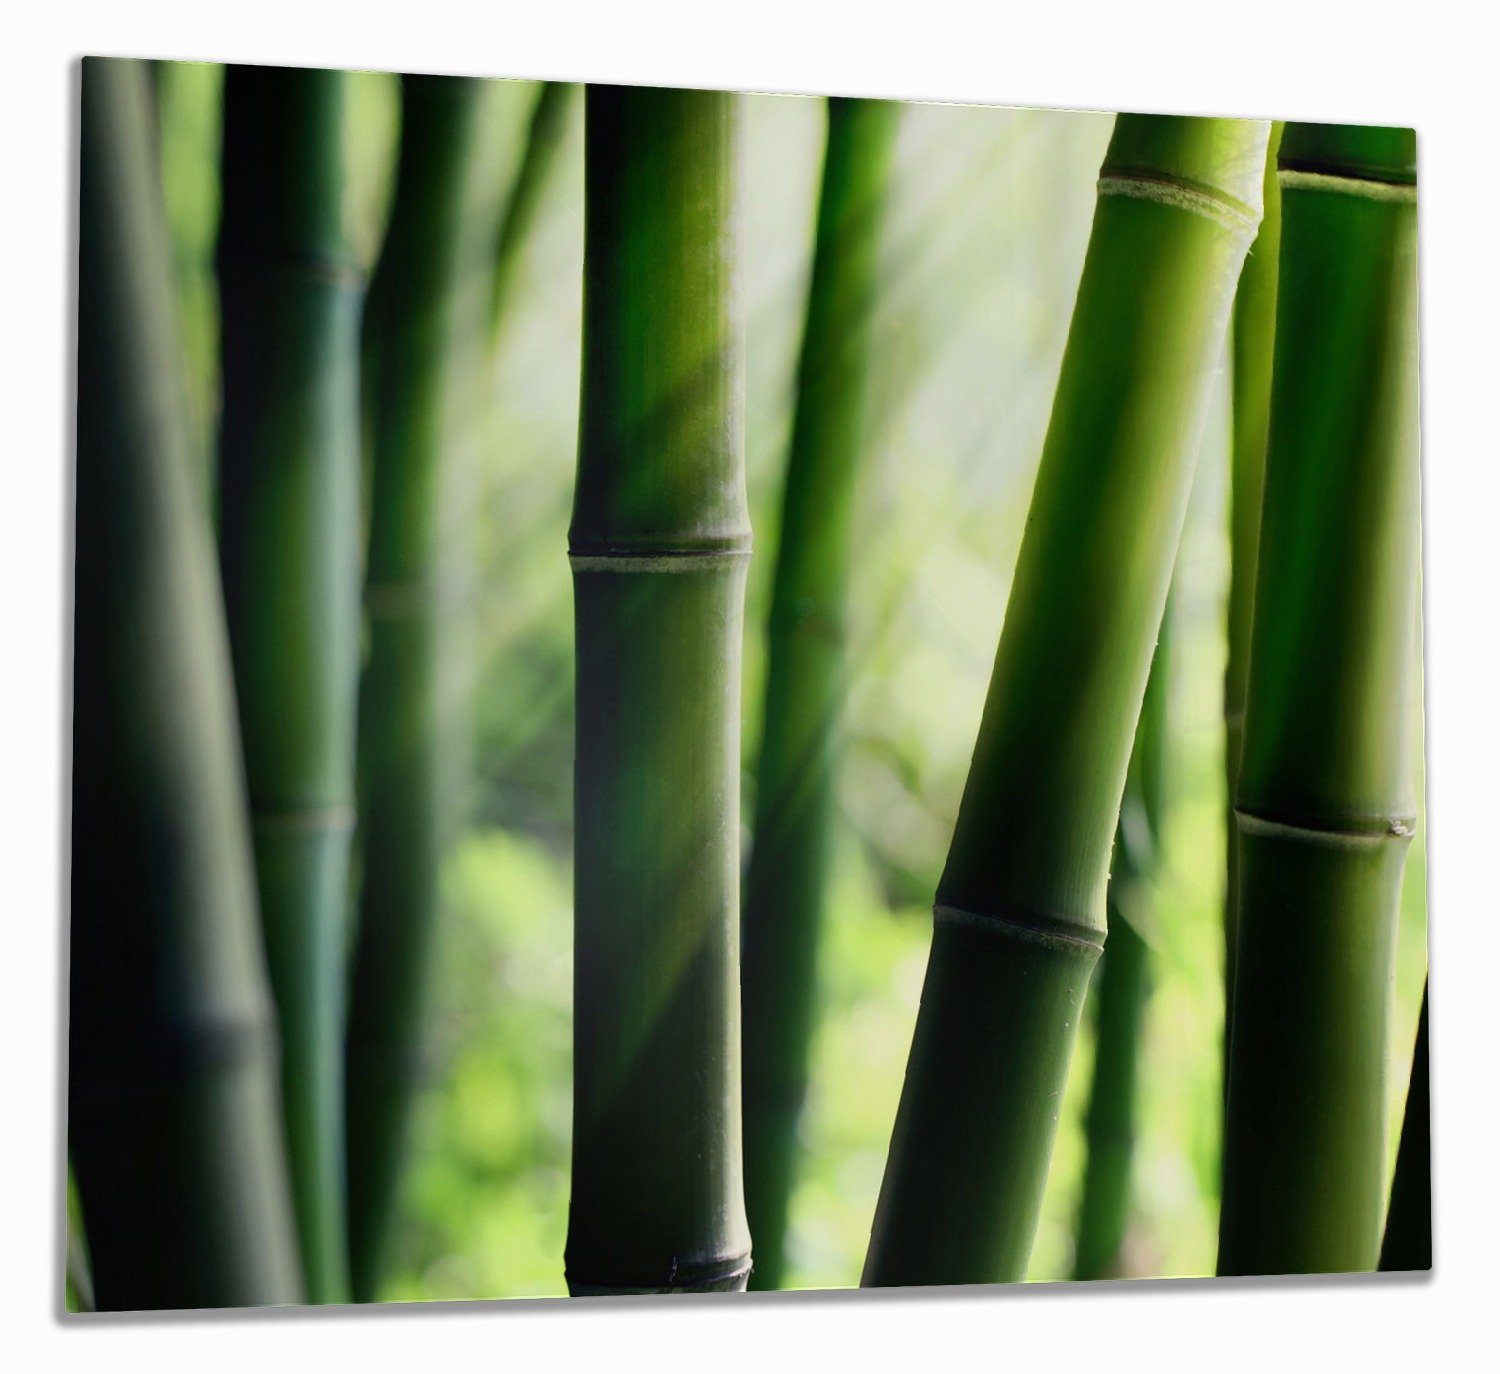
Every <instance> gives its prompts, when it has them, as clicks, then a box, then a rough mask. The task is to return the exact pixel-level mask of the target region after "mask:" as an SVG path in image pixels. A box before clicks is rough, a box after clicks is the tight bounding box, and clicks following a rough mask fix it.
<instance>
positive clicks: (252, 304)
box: [218, 66, 362, 1302]
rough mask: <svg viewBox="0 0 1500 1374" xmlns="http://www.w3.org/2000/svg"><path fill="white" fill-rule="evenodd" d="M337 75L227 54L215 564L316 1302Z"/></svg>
mask: <svg viewBox="0 0 1500 1374" xmlns="http://www.w3.org/2000/svg"><path fill="white" fill-rule="evenodd" d="M343 104H344V78H343V74H342V73H340V72H336V71H315V70H298V69H291V68H278V67H245V66H231V67H229V68H228V69H227V71H226V73H225V80H224V176H223V185H224V216H223V222H222V226H221V229H220V234H219V255H218V260H219V292H220V299H221V301H222V317H223V322H224V344H223V360H224V417H223V423H222V426H221V429H220V436H219V498H220V513H219V530H220V562H221V565H222V568H223V575H224V598H225V608H226V611H227V614H228V623H229V643H230V649H231V652H232V654H233V660H234V669H235V686H236V688H237V695H238V701H239V710H240V723H241V729H242V731H243V737H244V748H245V771H246V777H247V782H248V787H249V800H250V820H251V826H252V834H253V836H254V845H255V861H256V872H257V877H258V879H259V887H260V908H261V923H262V926H263V929H264V931H265V942H266V954H267V958H268V962H269V966H270V972H271V988H272V992H273V993H274V994H275V999H276V1008H277V1019H278V1024H279V1028H280V1033H281V1055H282V1062H281V1097H282V1103H283V1105H284V1110H285V1115H286V1133H287V1154H288V1159H289V1161H290V1164H291V1173H292V1192H293V1197H294V1200H295V1203H296V1210H297V1229H298V1234H299V1237H300V1241H301V1249H302V1269H303V1275H304V1279H305V1281H306V1284H307V1297H308V1300H309V1301H310V1302H343V1301H346V1300H347V1298H348V1287H349V1283H348V1261H347V1240H346V1234H345V1205H344V1110H343V1101H344V1052H343V1051H344V989H345V981H346V972H345V967H344V955H345V948H346V945H347V938H348V937H347V927H348V918H347V902H348V887H349V845H350V839H351V836H352V834H353V828H354V711H355V691H356V674H357V665H358V645H359V525H360V509H359V506H360V476H359V463H360V459H359V384H358V354H359V309H360V297H361V293H362V282H361V280H360V274H359V271H358V269H357V267H356V266H355V265H354V263H353V261H352V259H351V257H350V254H349V250H348V246H347V244H346V241H345V236H344V228H343V219H342V215H341V212H340V192H341V189H342V185H343V153H342V146H341V140H342V137H343V129H344V118H343Z"/></svg>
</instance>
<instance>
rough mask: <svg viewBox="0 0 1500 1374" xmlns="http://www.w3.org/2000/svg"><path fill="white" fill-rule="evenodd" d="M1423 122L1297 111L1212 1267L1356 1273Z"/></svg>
mask: <svg viewBox="0 0 1500 1374" xmlns="http://www.w3.org/2000/svg"><path fill="white" fill-rule="evenodd" d="M1415 159H1416V142H1415V136H1414V135H1413V134H1412V133H1411V131H1410V130H1402V129H1381V128H1354V127H1350V126H1342V125H1313V124H1288V125H1287V127H1286V132H1285V135H1284V136H1283V139H1282V144H1281V152H1280V158H1279V163H1280V168H1281V190H1282V221H1281V264H1280V286H1279V301H1278V307H1277V320H1276V361H1275V375H1274V380H1273V387H1272V400H1271V429H1270V438H1269V443H1268V445H1267V452H1266V476H1265V494H1264V500H1263V513H1262V517H1261V535H1260V558H1259V568H1258V571H1257V577H1256V591H1255V612H1254V627H1253V630H1252V634H1251V658H1250V678H1249V688H1248V693H1247V697H1246V713H1245V738H1244V746H1243V752H1242V755H1241V759H1240V774H1239V783H1238V789H1237V793H1236V821H1237V829H1238V837H1239V846H1240V853H1239V929H1238V947H1237V952H1236V973H1235V989H1234V1029H1233V1038H1232V1040H1231V1043H1230V1049H1229V1098H1228V1106H1227V1122H1226V1130H1225V1148H1224V1181H1223V1209H1222V1217H1221V1223H1220V1235H1219V1272H1220V1273H1223V1274H1277V1273H1311V1272H1324V1271H1349V1270H1360V1269H1372V1268H1374V1266H1375V1263H1376V1260H1377V1257H1378V1251H1379V1246H1380V1226H1381V1214H1382V1204H1383V1200H1384V1191H1385V1189H1384V1182H1385V1124H1386V1057H1387V1022H1388V1014H1389V1003H1390V991H1391V978H1392V973H1393V963H1392V961H1393V957H1394V942H1395V932H1396V913H1397V907H1398V904H1399V898H1400V890H1401V874H1402V870H1403V868H1404V865H1405V860H1406V851H1407V847H1408V844H1409V842H1410V838H1411V834H1412V831H1413V828H1414V826H1415V824H1416V819H1415V818H1416V809H1417V802H1416V795H1415V790H1414V770H1413V767H1412V758H1411V751H1412V747H1413V743H1414V738H1415V731H1414V720H1413V715H1414V688H1413V671H1414V665H1415V664H1416V662H1417V656H1416V653H1415V645H1414V641H1413V633H1414V628H1415V626H1416V624H1417V602H1416V597H1417V583H1418V539H1419V536H1418V516H1417V509H1418V500H1419V497H1418V436H1417V332H1416V331H1417V319H1416V164H1415Z"/></svg>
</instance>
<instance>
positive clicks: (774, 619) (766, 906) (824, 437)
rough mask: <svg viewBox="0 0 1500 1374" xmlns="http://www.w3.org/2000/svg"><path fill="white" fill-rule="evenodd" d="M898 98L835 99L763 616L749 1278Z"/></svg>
mask: <svg viewBox="0 0 1500 1374" xmlns="http://www.w3.org/2000/svg"><path fill="white" fill-rule="evenodd" d="M900 108H901V107H900V106H899V105H897V104H894V103H891V102H886V101H878V100H838V99H834V100H830V101H829V102H828V144H827V151H826V153H825V155H824V162H823V182H822V190H821V193H820V196H819V201H818V229H817V240H816V245H815V248H814V253H813V268H812V280H811V284H810V286H809V289H808V300H807V323H806V326H805V332H804V335H803V340H802V355H801V360H800V363H799V366H798V373H797V404H796V413H795V416H794V419H793V425H792V446H791V454H790V457H789V459H788V462H787V473H786V481H785V487H784V490H783V495H782V512H781V537H780V543H779V545H778V549H777V555H776V573H775V581H774V584H773V589H772V593H771V612H770V618H769V620H768V622H767V633H766V637H767V654H768V664H767V670H766V696H765V717H764V726H763V729H762V732H761V748H760V761H759V766H758V768H757V770H756V807H755V830H754V835H755V845H754V848H753V849H752V851H751V857H750V869H749V873H748V875H747V877H746V885H745V908H744V926H745V928H744V948H743V954H742V959H743V971H742V980H741V981H742V984H743V991H742V997H741V1002H742V1014H743V1017H744V1036H745V1065H744V1112H745V1205H746V1211H747V1214H748V1216H749V1220H750V1234H751V1235H752V1236H753V1237H754V1241H755V1270H754V1273H753V1275H752V1278H751V1286H752V1287H754V1288H778V1287H780V1286H781V1280H782V1275H783V1271H784V1268H785V1242H786V1228H787V1205H788V1201H789V1199H790V1196H791V1190H792V1179H793V1174H794V1170H795V1163H796V1153H797V1148H796V1147H797V1121H798V1118H799V1116H800V1115H801V1110H802V1101H803V1098H804V1097H805V1095H806V1092H807V1060H808V1051H809V1046H810V1043H811V1040H812V1031H813V1023H814V1018H815V1015H816V1006H817V965H816V958H817V948H818V939H819V929H820V927H821V925H822V918H823V901H824V889H825V885H826V880H827V865H828V846H829V831H830V824H831V819H832V812H833V790H834V767H835V762H836V758H837V748H838V734H839V718H840V714H841V707H842V703H843V698H844V694H845V683H846V669H845V664H844V655H843V647H844V617H845V603H846V600H847V586H846V584H847V582H848V577H849V561H850V556H851V552H852V547H851V546H852V544H853V540H854V528H853V514H854V504H853V488H854V485H855V479H856V477H857V475H858V463H859V457H860V453H861V441H862V438H863V429H862V425H861V420H862V412H863V408H864V394H865V381H866V374H867V372H868V369H869V354H870V349H871V347H872V343H873V337H872V328H871V320H870V313H871V306H872V303H873V298H874V294H875V287H876V280H877V272H878V268H879V249H880V234H879V230H880V224H881V220H882V210H883V204H884V201H885V198H886V193H887V187H888V183H889V180H890V171H891V163H892V159H893V153H894V149H895V142H896V128H897V124H898V121H899V117H900Z"/></svg>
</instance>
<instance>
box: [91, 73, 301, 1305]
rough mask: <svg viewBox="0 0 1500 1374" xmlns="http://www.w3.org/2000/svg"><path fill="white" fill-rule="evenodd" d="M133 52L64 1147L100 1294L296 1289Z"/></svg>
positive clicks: (114, 285)
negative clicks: (86, 1231)
mask: <svg viewBox="0 0 1500 1374" xmlns="http://www.w3.org/2000/svg"><path fill="white" fill-rule="evenodd" d="M150 119H151V114H150V94H149V89H148V81H147V76H146V73H145V71H144V69H143V68H142V66H141V64H139V63H136V62H124V61H111V60H106V59H97V58H91V59H88V60H87V61H86V62H85V63H84V73H83V108H82V119H81V131H82V157H81V170H80V185H81V204H80V215H79V231H80V232H79V244H80V247H79V327H78V481H77V489H78V498H77V501H78V504H77V568H76V583H75V585H76V600H75V610H74V683H75V690H74V714H73V828H72V833H73V920H72V932H71V959H70V968H69V987H70V993H69V1004H70V1017H71V1022H70V1030H69V1038H68V1147H69V1150H70V1152H71V1155H72V1159H73V1165H74V1170H75V1173H76V1177H77V1182H78V1191H79V1194H80V1197H81V1199H82V1203H83V1212H84V1220H85V1223H86V1225H87V1228H88V1241H89V1251H90V1258H91V1261H92V1265H93V1278H94V1296H95V1299H96V1302H97V1304H98V1306H99V1307H100V1308H101V1309H105V1310H119V1309H129V1308H180V1307H217V1306H239V1305H249V1304H259V1303H288V1302H297V1301H298V1300H299V1299H300V1297H301V1283H300V1278H299V1274H298V1263H297V1251H296V1239H295V1230H294V1227H293V1222H292V1210H291V1204H290V1199H289V1193H288V1186H287V1177H286V1162H285V1158H284V1156H283V1153H282V1135H281V1131H282V1126H281V1109H280V1103H279V1100H278V1096H277V1085H276V1064H277V1056H276V1033H275V1027H274V1021H273V1016H272V1010H271V996H270V990H269V987H268V983H267V978H266V970H265V959H264V953H263V951H262V947H261V937H260V929H259V920H258V917H257V913H256V902H255V879H254V873H253V870H252V866H251V855H250V835H249V825H248V821H247V819H246V814H245V807H244V792H243V773H242V769H241V764H240V758H239V731H238V726H237V724H236V721H235V712H234V700H233V692H232V687H231V682H230V670H229V654H228V646H227V644H226V642H225V631H224V621H223V608H222V604H221V602H220V599H219V587H218V580H217V578H216V577H215V575H214V569H213V555H212V551H211V547H210V534H209V528H208V520H207V515H206V513H205V511H204V509H203V506H202V503H201V501H200V500H199V499H198V496H197V493H196V490H195V486H194V481H193V477H192V475H191V474H192V458H191V442H190V439H189V435H188V424H187V416H186V407H185V395H184V388H183V382H182V378H181V375H180V356H179V350H178V346H177V335H176V324H175V316H174V310H173V301H172V288H171V283H170V276H169V266H168V249H167V240H166V226H165V222H164V217H163V210H162V203H161V189H160V187H161V183H160V179H159V176H158V174H157V168H156V165H155V162H154V161H153V158H154V153H153V150H152V148H151V143H150V135H149V128H150Z"/></svg>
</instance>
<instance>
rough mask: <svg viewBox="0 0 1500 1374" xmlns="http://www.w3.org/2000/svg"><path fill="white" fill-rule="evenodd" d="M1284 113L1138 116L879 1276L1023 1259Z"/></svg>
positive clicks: (984, 748)
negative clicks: (1198, 464) (1202, 453)
mask: <svg viewBox="0 0 1500 1374" xmlns="http://www.w3.org/2000/svg"><path fill="white" fill-rule="evenodd" d="M1268 131H1269V126H1268V125H1267V124H1265V123H1262V122H1257V121H1249V120H1226V119H1191V118H1167V117H1155V116H1140V115H1122V116H1121V117H1120V118H1119V120H1118V121H1117V123H1116V126H1115V132H1114V137H1113V139H1112V140H1111V143H1110V147H1109V151H1108V153H1107V154H1106V156H1105V162H1104V167H1103V171H1102V174H1101V176H1100V180H1099V206H1098V210H1097V212H1096V214H1095V218H1094V228H1093V233H1092V237H1091V239H1090V243H1089V250H1088V255H1087V258H1086V261H1085V265H1084V270H1083V279H1082V282H1081V284H1080V287H1079V293H1078V300H1077V304H1076V306H1075V308H1074V314H1073V322H1072V326H1071V330H1070V333H1069V338H1068V346H1067V350H1066V352H1065V355H1064V358H1063V365H1062V373H1061V376H1060V378H1059V382H1058V391H1057V398H1056V400H1055V402H1054V406H1053V411H1052V421H1051V425H1050V428H1049V431H1048V435H1047V440H1046V444H1045V447H1044V449H1043V453H1042V460H1041V466H1040V469H1039V471H1038V474H1037V480H1036V489H1035V493H1034V495H1033V497H1032V504H1031V513H1030V517H1029V519H1028V523H1027V529H1026V535H1025V538H1024V539H1023V541H1022V545H1021V552H1020V557H1019V561H1018V563H1017V567H1016V574H1015V581H1014V585H1013V587H1012V590H1011V596H1010V604H1009V607H1008V609H1007V611H1006V617H1005V627H1004V630H1003V631H1002V634H1001V638H1000V646H999V650H998V653H997V655H996V659H995V671H994V677H993V679H992V680H991V684H990V692H989V699H988V701H987V702H986V704H985V711H984V717H983V720H982V723H981V725H980V729H979V738H978V742H977V744H976V747H975V752H974V760H973V764H972V767H971V769H970V773H969V780H968V785H967V787H966V788H965V792H964V798H963V802H962V805H961V807H960V810H959V817H958V825H957V829H956V831H955V834H954V838H953V844H952V848H951V849H950V851H949V855H948V864H947V867H946V869H945V871H944V874H943V878H942V881H941V882H940V884H939V887H938V894H937V903H936V912H935V917H936V919H935V928H934V932H933V942H932V953H931V956H930V959H929V963H928V967H927V979H926V984H925V986H924V989H923V993H922V1004H921V1009H920V1011H919V1013H918V1017H917V1027H916V1034H915V1037H914V1039H913V1043H912V1049H911V1057H910V1060H909V1061H908V1064H907V1071H906V1083H905V1087H904V1088H903V1091H902V1097H901V1106H900V1110H899V1113H898V1116H897V1120H896V1127H895V1132H894V1135H893V1137H892V1141H891V1150H890V1156H889V1158H888V1160H887V1163H886V1175H885V1182H884V1185H883V1186H882V1189H881V1195H880V1203H879V1206H878V1209H877V1211H876V1216H875V1225H874V1230H873V1234H872V1236H871V1242H870V1252H869V1255H868V1258H867V1260H866V1263H865V1273H864V1282H865V1283H866V1284H867V1285H894V1284H913V1283H978V1282H994V1281H998V1280H1010V1279H1019V1278H1021V1277H1022V1276H1023V1274H1024V1271H1025V1267H1026V1260H1027V1256H1028V1254H1029V1251H1030V1248H1031V1241H1032V1237H1033V1234H1034V1232H1035V1229H1036V1222H1037V1215H1038V1209H1039V1207H1040V1204H1041V1196H1042V1188H1043V1184H1044V1182H1045V1180H1046V1174H1047V1164H1048V1160H1049V1157H1050V1155H1051V1149H1052V1138H1053V1135H1054V1133H1055V1129H1056V1121H1057V1115H1056V1109H1057V1102H1058V1099H1059V1097H1060V1096H1061V1091H1062V1086H1063V1079H1064V1076H1065V1074H1066V1071H1067V1065H1068V1059H1069V1055H1070V1053H1071V1050H1072V1045H1073V1039H1074V1034H1075V1029H1076V1026H1077V1022H1078V1017H1079V1013H1080V1010H1081V1007H1082V1002H1083V996H1084V992H1085V989H1086V987H1087V985H1088V979H1089V974H1090V971H1091V970H1092V968H1093V965H1094V962H1095V960H1096V959H1097V958H1098V954H1099V950H1100V947H1101V946H1102V944H1103V939H1104V922H1105V888H1106V883H1107V879H1108V869H1109V854H1110V847H1111V841H1112V839H1113V835H1114V830H1115V824H1116V819H1117V817H1118V815H1119V810H1120V800H1121V797H1122V794H1123V791H1124V784H1125V774H1126V765H1127V762H1128V759H1129V755H1130V749H1131V741H1132V738H1133V736H1134V734H1135V726H1136V719H1137V716H1138V715H1139V712H1140V706H1141V699H1142V696H1143V695H1144V692H1145V688H1146V679H1147V674H1148V672H1149V669H1150V664H1151V652H1152V646H1153V644H1154V642H1155V638H1156V634H1157V629H1158V626H1159V624H1160V621H1161V615H1162V607H1163V604H1164V602H1165V600H1166V595H1167V585H1168V581H1169V579H1170V577H1171V571H1172V561H1173V557H1174V555H1175V551H1176V547H1177V540H1178V536H1179V533H1180V530H1181V527H1182V520H1183V516H1184V513H1185V510H1186V506H1187V497H1188V489H1189V484H1190V481H1191V477H1192V470H1193V464H1194V459H1195V458H1196V456H1197V452H1198V446H1199V443H1200V440H1201V435H1202V431H1203V428H1204V422H1205V419H1206V416H1207V410H1208V404H1209V399H1210V395H1211V388H1212V383H1213V377H1214V372H1215V369H1216V367H1217V365H1218V361H1219V357H1220V354H1221V352H1222V349H1223V346H1224V339H1225V335H1226V332H1227V329H1228V324H1229V312H1230V307H1231V305H1232V303H1233V299H1234V290H1235V283H1236V281H1237V279H1238V277H1239V271H1240V266H1241V264H1242V262H1243V261H1244V257H1245V251H1246V249H1247V248H1248V246H1249V243H1250V239H1251V237H1252V236H1253V234H1254V232H1255V227H1256V224H1257V222H1258V221H1259V217H1260V210H1259V202H1260V184H1261V175H1262V167H1263V162H1264V157H1265V147H1266V138H1267V134H1268Z"/></svg>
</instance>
